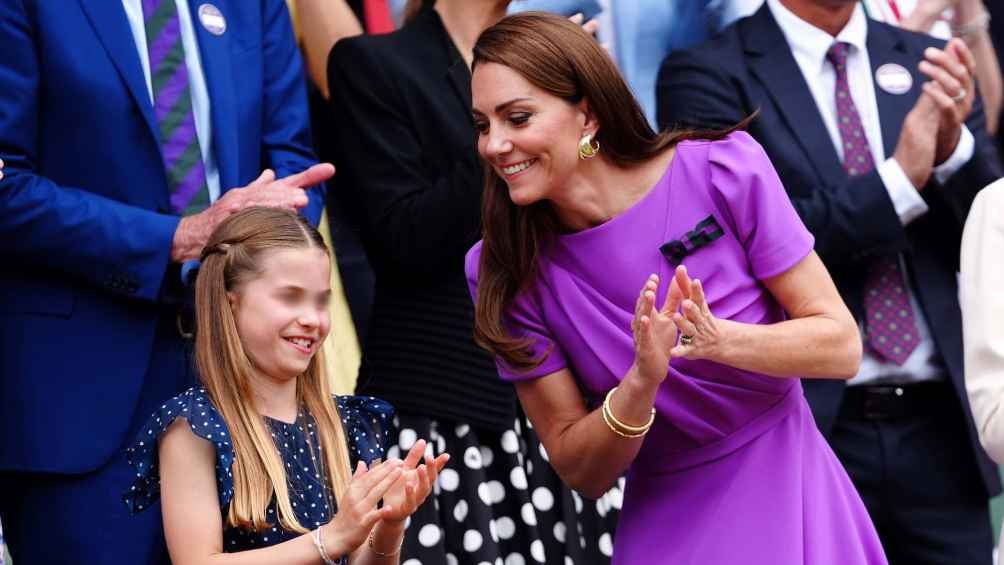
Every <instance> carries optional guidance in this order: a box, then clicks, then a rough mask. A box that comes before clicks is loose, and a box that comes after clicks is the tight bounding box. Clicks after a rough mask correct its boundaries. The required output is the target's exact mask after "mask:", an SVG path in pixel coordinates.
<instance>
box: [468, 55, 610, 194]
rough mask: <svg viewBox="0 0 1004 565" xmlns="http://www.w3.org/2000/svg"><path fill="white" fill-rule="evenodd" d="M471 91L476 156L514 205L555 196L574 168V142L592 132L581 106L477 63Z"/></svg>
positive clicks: (576, 162) (504, 70) (490, 65)
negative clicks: (489, 168)
mask: <svg viewBox="0 0 1004 565" xmlns="http://www.w3.org/2000/svg"><path fill="white" fill-rule="evenodd" d="M471 90H472V94H473V102H472V106H473V113H474V125H475V129H476V130H477V133H478V152H479V153H481V157H482V158H484V159H485V161H487V162H488V163H490V164H491V166H492V168H493V169H495V172H496V173H497V174H498V175H499V176H500V177H502V179H504V180H505V181H506V184H507V185H508V186H509V198H510V199H512V201H513V203H514V204H516V205H517V206H526V205H528V204H532V203H534V202H537V201H539V200H545V199H546V200H555V199H556V198H559V197H560V194H559V193H560V192H561V190H562V187H563V186H564V185H565V183H566V182H567V181H568V179H569V177H570V176H571V175H572V174H573V173H574V172H575V171H576V168H577V167H578V166H579V153H578V144H579V139H580V138H581V137H582V136H583V135H585V134H586V133H593V132H594V131H595V128H593V127H592V124H591V123H590V122H591V121H592V120H589V117H588V115H587V113H586V112H585V111H584V104H580V105H576V104H570V103H568V102H567V101H565V100H563V99H561V98H558V97H557V96H554V95H553V94H550V93H549V92H547V91H545V90H543V89H540V88H537V87H536V86H534V85H533V84H531V83H530V82H529V81H527V80H526V79H525V78H523V76H522V75H520V74H519V73H517V72H516V71H514V70H512V69H511V68H509V67H506V66H503V65H499V64H498V63H481V64H478V66H477V67H476V68H475V70H474V76H473V78H472V82H471Z"/></svg>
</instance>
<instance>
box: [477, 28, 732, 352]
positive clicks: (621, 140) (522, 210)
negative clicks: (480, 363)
mask: <svg viewBox="0 0 1004 565" xmlns="http://www.w3.org/2000/svg"><path fill="white" fill-rule="evenodd" d="M482 63H497V64H499V65H503V66H505V67H508V68H510V69H512V70H513V71H515V72H517V73H519V74H520V75H521V76H522V77H523V78H524V79H526V80H527V81H528V82H530V83H531V84H533V85H534V86H536V87H537V88H540V89H542V90H544V91H546V92H548V93H550V94H552V95H554V96H557V97H558V98H561V99H563V100H565V101H567V102H568V103H570V104H578V103H579V102H581V101H582V100H585V101H586V103H587V104H588V107H589V109H590V111H591V112H592V113H593V115H594V116H595V117H596V121H597V123H598V124H599V129H598V131H597V133H596V136H595V139H596V141H598V142H599V143H600V147H601V148H602V151H603V152H602V153H601V155H602V157H601V158H605V159H608V160H609V161H611V162H612V163H613V164H614V165H616V166H620V167H627V166H630V165H632V164H637V163H642V162H645V161H647V160H649V159H652V158H654V157H656V156H657V155H659V154H661V153H662V152H663V151H665V150H667V149H669V148H670V147H672V146H674V145H675V144H677V143H679V142H680V141H684V140H687V139H721V138H723V137H725V136H726V135H728V134H729V133H731V132H732V131H734V130H736V129H740V128H742V127H744V126H745V125H746V124H747V123H748V121H749V120H750V118H747V119H746V120H744V121H743V122H742V123H740V124H738V125H736V126H735V127H733V128H730V129H728V130H725V131H695V130H677V131H665V132H662V133H656V132H655V131H654V130H653V129H652V128H651V126H649V124H648V121H647V120H646V118H645V114H644V113H643V112H642V110H641V107H640V106H639V105H638V102H637V101H636V100H635V99H634V96H633V95H632V94H631V90H630V88H629V87H628V85H627V83H626V82H625V81H624V79H623V78H622V77H621V74H620V72H619V71H618V70H617V67H616V66H615V65H614V62H613V60H612V59H611V58H610V56H609V54H607V52H606V51H604V49H603V48H602V47H601V46H600V45H599V44H598V43H597V42H596V40H595V39H594V38H593V37H591V36H590V35H589V34H587V33H586V32H584V31H583V30H582V27H581V26H579V25H577V24H574V23H572V22H571V21H569V20H567V19H565V18H563V17H560V16H555V15H552V14H546V13H543V12H525V13H522V14H516V15H512V16H508V17H506V18H504V19H502V20H501V21H499V22H498V23H497V24H495V25H494V26H492V27H490V28H488V29H487V30H485V31H484V32H483V33H482V34H481V36H480V37H479V38H478V41H477V43H476V44H475V46H474V62H473V65H472V68H473V69H477V66H478V65H479V64H482ZM481 218H482V223H483V236H484V241H483V243H482V248H481V258H480V263H479V265H478V290H477V300H476V303H475V319H474V338H475V340H476V341H477V343H478V344H479V345H481V346H482V347H484V348H485V349H487V350H488V351H489V352H491V353H492V354H494V355H496V356H497V357H499V358H501V359H502V360H503V361H505V362H506V363H507V364H508V365H510V366H511V367H513V368H515V369H518V370H530V369H533V368H535V367H537V366H539V365H540V364H541V363H542V362H543V361H544V358H545V357H546V353H545V354H544V355H540V356H535V355H534V353H533V351H532V350H531V349H530V345H531V344H530V341H529V340H528V339H525V338H520V337H514V336H512V335H511V334H510V332H509V331H508V329H507V328H506V325H505V322H504V320H505V313H506V310H507V309H508V308H509V306H510V305H511V304H512V302H513V300H514V299H515V297H516V295H517V293H518V292H519V291H520V290H521V289H523V288H524V287H525V286H526V285H527V284H528V282H529V281H530V280H531V279H532V277H533V275H534V269H535V266H536V263H537V257H538V256H539V254H540V252H541V250H542V248H543V247H545V246H546V245H547V243H548V241H549V239H550V237H552V236H553V234H554V233H555V232H556V231H557V230H558V229H559V227H560V226H559V225H558V223H557V220H556V218H555V216H554V213H553V212H552V209H551V207H550V204H548V203H547V202H543V201H541V202H536V203H534V204H531V205H529V206H525V207H521V206H516V205H515V204H513V203H512V201H511V200H510V199H509V192H508V190H507V188H506V184H505V181H504V180H503V179H502V178H501V177H499V175H498V174H497V173H496V172H495V171H494V169H492V168H491V167H490V166H487V165H486V166H485V188H484V194H483V196H482V201H481Z"/></svg>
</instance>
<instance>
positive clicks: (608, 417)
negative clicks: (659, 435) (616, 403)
mask: <svg viewBox="0 0 1004 565" xmlns="http://www.w3.org/2000/svg"><path fill="white" fill-rule="evenodd" d="M615 390H617V388H616V387H614V388H612V389H610V392H608V393H607V396H606V398H604V399H603V421H604V422H606V424H607V427H608V428H610V429H611V430H612V431H613V432H614V433H616V434H617V435H620V436H622V437H627V438H639V437H642V436H643V435H645V434H647V433H648V431H649V430H650V429H651V428H652V424H653V423H655V407H652V412H651V413H649V416H648V422H645V423H644V424H643V425H641V426H631V425H628V424H625V423H624V422H622V421H620V420H619V419H617V417H616V416H614V411H613V409H612V408H611V407H610V399H611V398H613V395H614V391H615Z"/></svg>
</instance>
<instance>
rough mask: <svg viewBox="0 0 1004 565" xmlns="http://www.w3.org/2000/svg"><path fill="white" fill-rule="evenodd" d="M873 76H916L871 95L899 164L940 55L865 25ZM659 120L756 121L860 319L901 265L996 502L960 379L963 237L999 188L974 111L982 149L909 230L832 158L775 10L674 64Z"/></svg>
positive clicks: (992, 476) (815, 388) (833, 396)
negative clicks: (882, 266)
mask: <svg viewBox="0 0 1004 565" xmlns="http://www.w3.org/2000/svg"><path fill="white" fill-rule="evenodd" d="M867 45H868V54H869V58H870V60H871V64H872V67H873V70H874V69H876V68H878V67H879V66H880V65H883V64H885V63H898V64H899V65H902V66H903V67H904V68H906V69H909V70H911V72H912V73H913V74H914V81H913V87H912V89H911V90H910V91H909V92H907V93H905V94H901V95H894V94H889V93H887V92H885V91H883V90H882V89H880V88H876V89H875V94H876V97H877V99H878V109H879V116H880V121H881V125H882V139H883V143H884V146H885V153H886V155H892V154H893V152H894V149H895V147H896V143H897V141H898V138H899V132H900V128H901V125H902V123H903V120H904V118H905V117H906V114H907V113H908V112H909V111H910V109H911V108H912V107H913V105H914V103H915V101H916V100H917V98H918V97H919V96H920V93H921V85H922V83H923V81H924V78H923V76H922V75H920V74H919V71H917V70H916V69H917V64H918V63H919V62H920V61H921V60H923V50H924V49H925V48H927V47H929V46H939V47H940V46H941V45H942V43H941V42H939V41H937V40H935V39H933V38H931V37H928V36H926V35H921V34H916V33H912V32H908V31H903V30H900V29H898V28H894V27H891V26H888V25H886V24H883V23H879V22H876V21H872V20H869V22H868V39H867ZM657 93H658V94H657V98H658V119H659V123H660V125H662V126H664V127H665V126H678V125H690V126H696V127H712V128H720V127H726V126H730V125H733V124H735V123H737V122H739V121H740V120H742V119H743V118H745V117H746V116H748V115H749V114H751V113H752V112H754V111H755V110H757V109H759V110H760V114H759V116H758V117H757V118H756V120H755V121H754V122H753V123H752V124H751V126H750V128H749V130H750V133H751V134H752V135H753V137H754V138H756V140H757V141H759V142H760V143H761V144H762V145H763V147H764V149H765V150H766V151H767V154H768V156H770V158H771V160H772V161H773V163H774V166H775V167H776V168H777V172H778V174H779V175H780V178H781V180H782V182H783V183H784V186H785V188H786V190H787V191H788V194H789V196H790V197H791V199H792V201H793V202H794V204H795V207H796V209H797V210H798V212H799V214H800V215H801V217H802V220H803V221H804V222H805V224H806V226H807V227H808V228H809V230H810V231H811V232H812V233H813V235H814V236H815V237H816V251H817V252H818V253H819V255H820V257H821V258H822V259H823V262H824V263H825V264H826V266H827V268H828V269H829V270H830V273H831V274H832V276H833V278H834V280H835V282H836V283H837V287H838V288H839V289H840V293H841V295H842V296H843V298H844V300H845V301H846V302H847V304H848V306H849V307H850V309H851V311H852V312H853V313H854V315H855V317H856V318H857V319H859V320H860V319H861V317H862V314H863V309H864V306H863V287H864V280H865V273H866V268H867V266H868V265H869V264H870V263H871V262H872V261H873V260H874V259H875V258H876V257H879V256H882V255H890V254H898V253H902V254H903V255H904V256H905V257H906V262H907V265H908V267H909V276H910V277H911V282H912V283H913V287H914V289H916V291H917V298H918V300H919V301H920V304H921V306H922V308H923V310H924V314H925V315H926V317H927V320H928V321H929V322H930V323H931V325H932V326H933V327H932V328H931V329H932V336H933V339H934V341H935V344H936V347H937V350H938V352H939V353H940V356H941V360H942V361H943V363H944V366H945V369H946V372H947V374H948V375H949V378H950V380H951V382H952V385H953V387H954V389H955V392H956V394H957V396H958V400H959V402H960V404H961V406H962V410H963V411H964V413H965V415H966V418H967V420H968V421H969V425H968V431H969V440H970V442H971V443H972V446H973V451H974V453H975V455H976V458H977V461H978V462H979V464H980V467H981V471H982V473H983V479H984V482H985V485H986V487H987V491H988V492H989V493H990V494H991V495H993V494H996V493H997V492H999V491H1000V481H999V478H998V476H997V471H996V468H995V467H994V466H993V465H992V464H991V463H990V461H989V459H988V458H987V457H986V455H985V454H984V452H983V450H982V448H981V447H980V446H979V442H978V438H977V435H976V430H975V428H974V427H973V424H972V415H971V413H970V410H969V404H968V402H967V401H966V393H965V386H964V383H963V379H962V322H961V316H960V312H959V303H958V289H957V285H956V272H957V271H958V269H959V245H960V240H961V233H962V226H963V223H964V221H965V218H966V214H967V213H968V210H969V206H970V204H971V203H972V200H973V198H974V197H975V195H976V193H977V192H978V191H979V190H980V189H981V188H983V187H984V186H986V185H987V184H989V183H990V182H991V181H992V180H994V179H996V178H998V177H999V176H1001V167H1000V164H999V162H998V161H997V158H996V155H995V151H996V150H995V148H994V145H993V143H992V142H991V141H990V139H989V138H988V137H987V134H986V127H985V123H984V122H985V120H984V116H983V110H982V106H981V105H980V103H979V102H978V101H977V105H976V106H975V108H974V110H973V113H972V115H971V116H970V118H969V120H968V121H967V126H968V127H969V129H970V131H972V133H973V136H974V137H975V138H976V150H975V153H974V155H973V158H972V159H971V160H970V161H969V163H968V164H966V165H965V166H964V167H962V169H960V170H959V171H958V172H957V173H956V174H955V175H953V176H952V178H951V179H949V181H948V182H947V183H946V184H945V185H944V186H941V185H939V184H938V183H937V182H936V181H935V180H933V179H932V181H931V182H930V184H929V185H928V186H926V187H925V188H924V190H923V191H922V192H921V193H920V194H921V196H923V198H924V199H925V201H926V202H927V204H928V205H929V207H930V210H929V211H928V213H927V214H925V215H924V216H922V217H920V218H919V219H917V220H915V221H913V222H912V223H911V224H910V225H909V226H907V227H904V226H903V225H902V223H901V222H900V220H899V217H898V216H897V215H896V212H895V210H894V208H893V205H892V202H891V201H890V199H889V196H888V192H887V191H886V189H885V187H884V185H883V184H882V180H881V178H880V177H879V174H878V171H872V172H871V173H869V174H866V175H861V176H857V177H849V176H848V175H847V173H846V172H845V171H844V169H843V167H842V165H841V162H840V159H839V156H838V154H837V152H836V150H835V149H834V147H833V143H832V141H831V138H830V135H829V133H828V132H827V130H826V126H825V124H824V123H823V119H822V117H821V115H820V113H819V111H818V109H817V108H816V104H815V101H814V99H813V97H812V94H811V93H810V91H809V87H808V85H807V84H806V82H805V79H804V77H803V75H802V72H801V70H800V69H799V67H798V64H797V63H796V62H795V59H794V57H793V56H792V54H791V51H790V49H789V47H788V43H787V41H786V40H785V37H784V35H783V33H782V31H781V28H780V27H779V26H778V25H777V22H776V21H775V20H774V18H773V16H772V15H771V13H770V10H769V9H768V8H767V6H766V5H764V6H763V7H762V8H761V9H760V10H759V11H758V12H756V13H755V14H754V15H752V16H750V17H748V18H745V19H743V20H740V21H739V22H737V23H736V24H734V25H732V26H731V27H729V28H727V29H726V30H725V31H723V32H722V34H721V35H720V36H718V37H716V38H715V39H713V40H712V41H710V42H708V43H706V44H704V45H702V46H700V47H697V48H694V49H691V50H687V51H682V52H677V53H674V54H672V55H670V56H669V57H668V58H667V59H666V61H665V62H664V63H663V67H662V69H661V70H660V74H659V82H658V90H657ZM843 390H844V383H843V382H840V381H809V380H807V381H806V382H805V392H806V396H807V398H808V400H809V403H810V405H811V406H812V408H813V412H814V414H815V416H816V421H817V422H818V424H819V426H820V429H822V430H823V432H824V433H827V432H829V430H830V429H831V428H832V424H833V422H834V420H835V418H836V414H837V409H838V407H839V405H840V400H841V398H842V395H843Z"/></svg>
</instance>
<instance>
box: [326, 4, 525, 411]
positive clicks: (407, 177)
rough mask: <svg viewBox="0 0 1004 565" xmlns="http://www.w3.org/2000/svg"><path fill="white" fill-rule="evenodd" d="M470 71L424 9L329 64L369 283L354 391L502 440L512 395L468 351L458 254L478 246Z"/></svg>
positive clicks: (486, 363)
mask: <svg viewBox="0 0 1004 565" xmlns="http://www.w3.org/2000/svg"><path fill="white" fill-rule="evenodd" d="M470 80H471V75H470V71H469V70H468V68H467V65H466V63H465V62H464V60H463V58H462V57H461V56H460V53H459V52H458V51H457V50H456V48H455V46H454V45H453V42H452V40H451V39H450V37H449V35H448V34H447V32H446V29H445V28H444V27H443V24H442V21H441V20H440V18H439V15H438V14H437V13H436V12H435V10H433V9H431V8H428V7H427V8H425V9H423V11H421V12H420V13H419V15H418V16H417V17H416V19H415V20H414V21H412V22H411V23H409V24H408V25H406V26H405V27H404V28H402V29H400V30H398V31H396V32H393V33H390V34H387V35H379V36H359V37H353V38H349V39H344V40H342V41H339V42H338V43H337V44H336V45H335V47H334V48H333V49H332V51H331V54H330V56H329V59H328V82H329V86H330V92H331V115H332V124H331V126H332V131H333V132H334V134H335V136H336V137H337V142H336V143H335V148H334V150H335V166H336V167H337V171H338V172H337V176H338V184H337V186H338V188H339V190H340V191H342V193H341V194H339V195H338V198H339V202H340V204H341V205H343V206H344V208H345V213H346V214H348V215H350V216H352V222H353V225H357V226H359V229H360V233H361V235H362V241H363V245H364V247H365V249H366V253H367V256H368V258H369V260H370V263H371V264H372V266H373V269H374V272H375V274H376V288H375V292H374V298H373V310H372V316H371V318H370V321H369V331H368V335H367V336H366V338H365V340H364V346H363V364H362V368H361V369H360V375H359V386H358V390H359V391H361V392H365V393H367V394H372V395H374V396H380V397H382V398H385V399H386V400H388V401H390V402H392V403H393V404H394V405H395V406H396V407H397V408H398V409H400V410H402V411H406V412H410V413H412V414H418V415H425V416H433V417H436V418H447V419H452V420H459V421H465V422H468V423H472V424H475V425H479V426H482V427H491V428H495V429H505V428H507V427H509V426H511V425H512V422H513V418H514V417H515V395H514V392H513V389H512V386H511V385H509V384H506V383H504V382H503V381H501V380H500V379H499V378H498V375H497V373H496V370H495V365H494V363H493V361H492V359H491V358H490V357H489V356H488V354H487V353H485V352H484V351H483V350H481V349H480V348H479V347H478V346H477V345H475V344H474V340H473V331H474V325H473V312H474V308H473V303H472V302H471V297H470V293H469V291H468V289H467V280H466V277H465V275H464V255H465V254H466V252H467V250H468V249H469V248H470V247H471V246H472V245H473V244H474V243H475V242H476V241H477V240H478V239H479V238H480V237H481V223H480V218H481V214H480V204H481V192H482V182H483V170H482V167H481V162H480V160H479V158H478V155H477V150H476V147H475V139H476V138H475V130H474V124H473V120H472V118H471V90H470Z"/></svg>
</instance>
